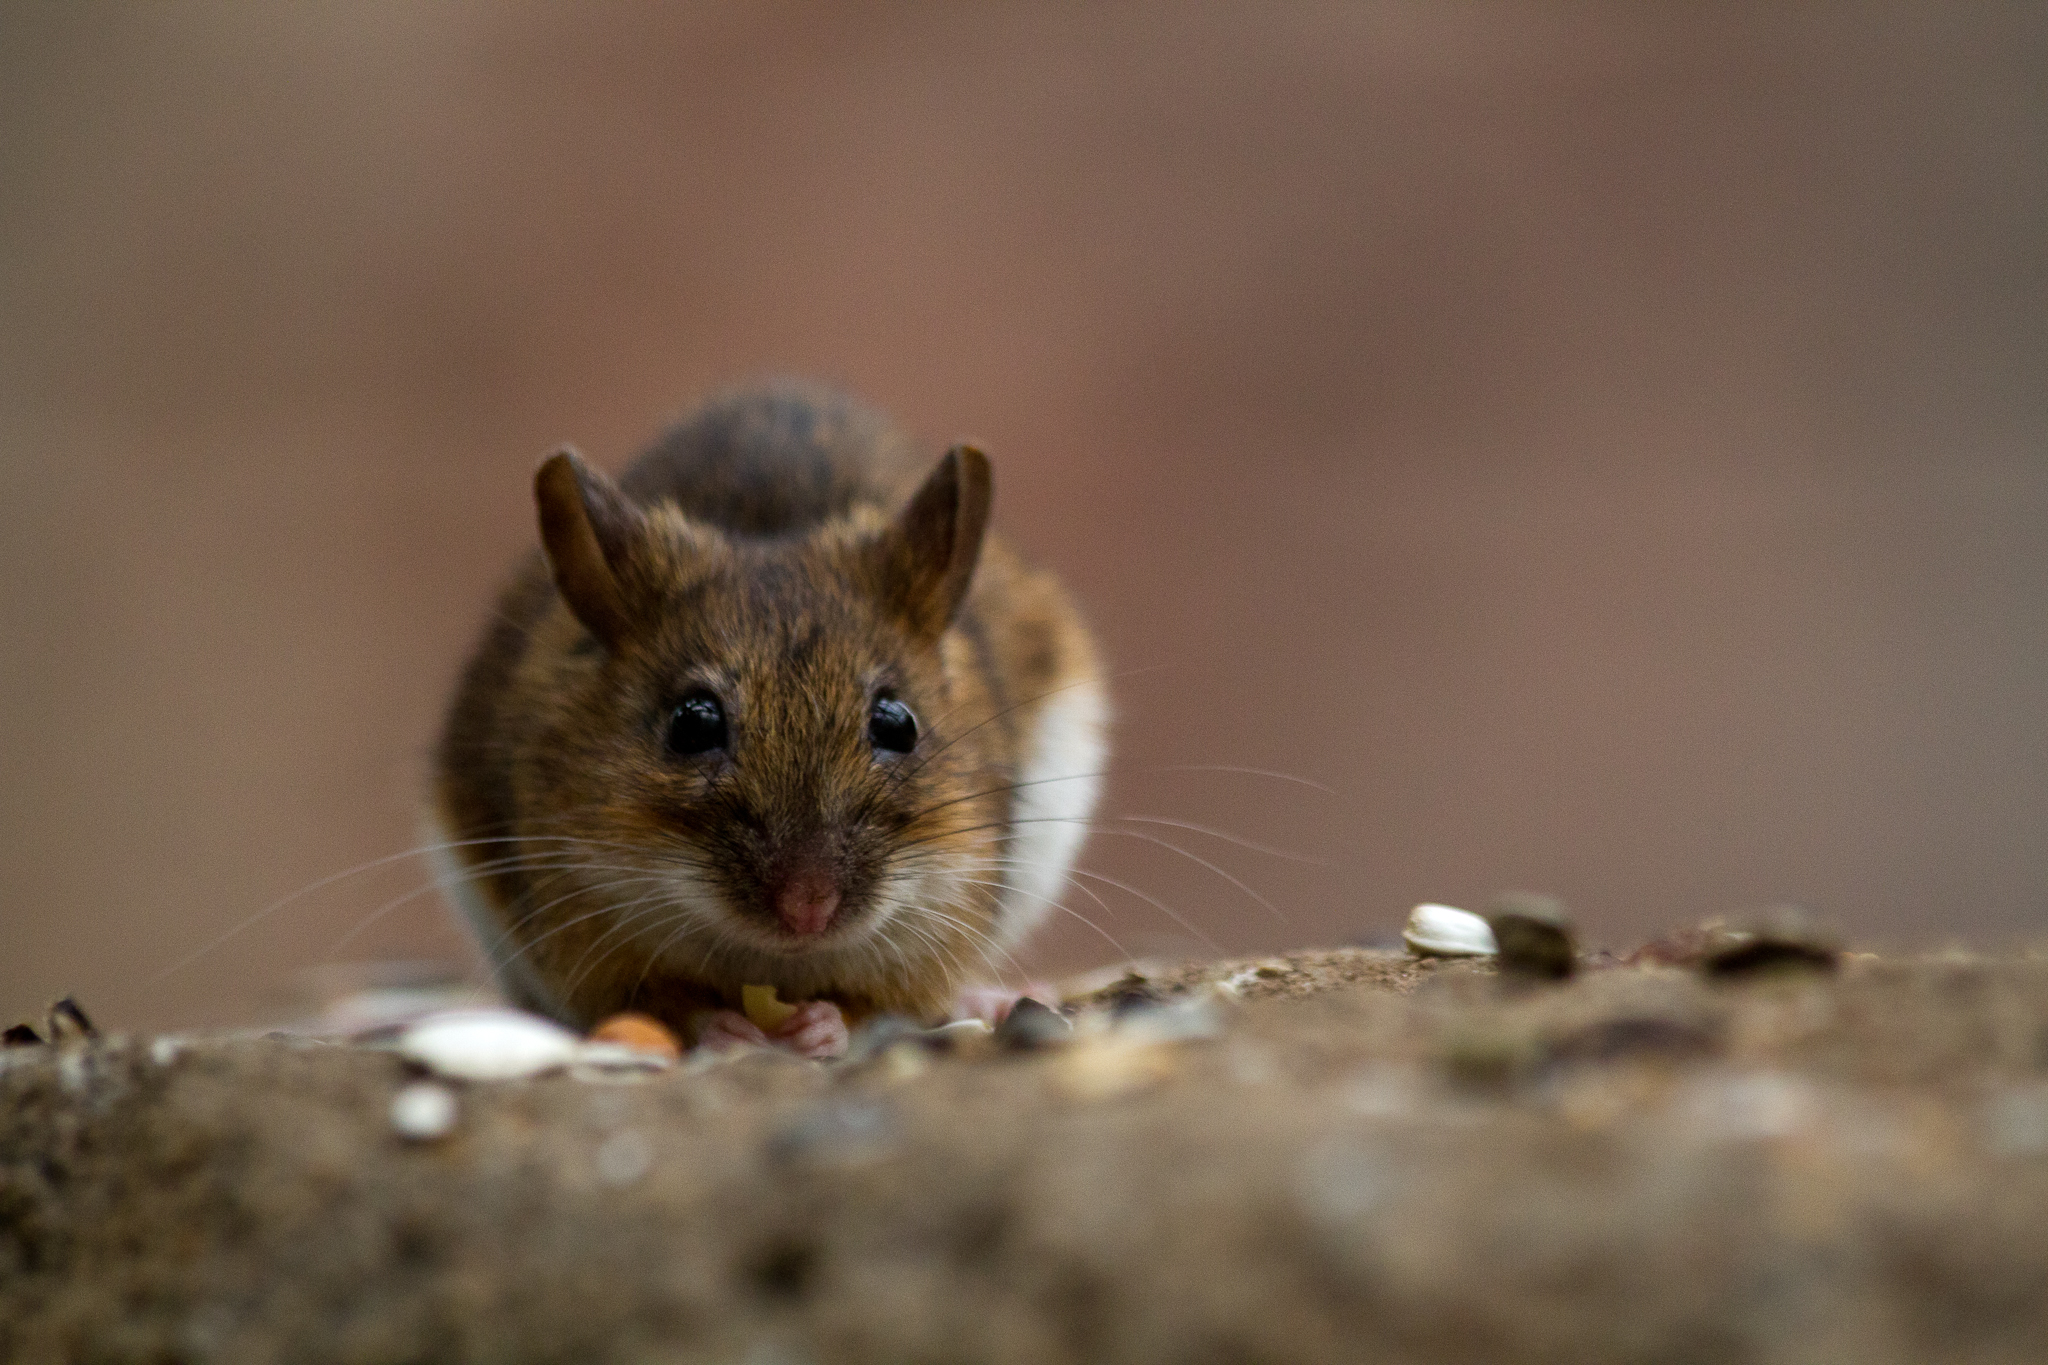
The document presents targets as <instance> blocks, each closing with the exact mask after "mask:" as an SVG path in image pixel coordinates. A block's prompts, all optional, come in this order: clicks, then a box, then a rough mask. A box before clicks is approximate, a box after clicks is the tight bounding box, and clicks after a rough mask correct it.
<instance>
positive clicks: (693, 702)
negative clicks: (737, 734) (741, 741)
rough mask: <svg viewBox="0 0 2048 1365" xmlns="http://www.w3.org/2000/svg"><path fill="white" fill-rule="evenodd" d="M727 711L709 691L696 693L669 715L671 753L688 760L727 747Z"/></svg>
mask: <svg viewBox="0 0 2048 1365" xmlns="http://www.w3.org/2000/svg"><path fill="white" fill-rule="evenodd" d="M725 740H726V734H725V708H724V707H723V706H720V705H719V704H718V698H716V697H714V696H712V695H711V694H710V693H709V692H692V693H691V694H690V695H689V696H687V697H684V698H683V699H682V700H681V701H680V702H678V703H676V709H675V710H673V711H671V712H669V717H668V734H667V735H666V737H665V739H664V742H665V743H666V744H667V745H668V751H669V752H670V753H672V754H675V755H677V756H678V757H683V758H687V757H690V756H692V755H695V754H708V753H710V752H711V751H712V750H713V749H723V748H724V747H725Z"/></svg>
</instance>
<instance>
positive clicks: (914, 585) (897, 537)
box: [876, 446, 991, 640]
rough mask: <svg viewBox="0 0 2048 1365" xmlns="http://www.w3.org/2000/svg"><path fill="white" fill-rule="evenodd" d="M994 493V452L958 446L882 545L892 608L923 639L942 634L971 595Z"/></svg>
mask: <svg viewBox="0 0 2048 1365" xmlns="http://www.w3.org/2000/svg"><path fill="white" fill-rule="evenodd" d="M990 492H991V484H990V482H989V469H988V456H986V455H984V454H982V453H981V452H980V451H978V450H976V449H975V448H974V447H973V446H954V447H953V448H952V449H951V450H949V451H947V452H946V457H945V458H944V459H943V460H940V461H939V466H938V468H936V469H934V470H933V471H932V472H931V475H930V476H929V477H928V478H926V479H925V481H924V485H923V486H922V487H921V488H919V489H918V490H917V492H916V493H915V494H913V495H912V497H911V499H910V501H909V502H908V503H907V504H905V506H904V508H903V510H902V511H901V512H899V513H897V514H896V520H895V521H894V522H893V523H892V524H891V525H890V527H889V529H888V530H887V531H886V532H884V533H883V535H882V537H881V539H880V540H879V541H878V542H877V545H876V548H877V550H878V552H879V554H880V567H881V572H882V581H883V585H884V591H885V592H886V594H887V595H888V599H889V602H890V605H892V606H893V607H894V608H895V609H896V612H897V614H898V615H899V616H901V617H902V618H903V620H904V621H905V623H906V624H908V625H909V626H910V629H911V631H912V632H913V633H914V634H916V635H918V636H919V637H921V638H923V639H927V640H936V639H937V638H938V637H939V636H940V635H942V634H944V633H945V630H946V627H947V626H948V625H950V624H952V621H953V613H954V612H956V611H958V610H959V609H960V600H961V599H962V598H964V597H965V596H967V585H968V583H969V581H970V580H972V579H973V577H974V566H975V564H976V563H977V562H978V561H979V560H980V559H981V541H982V536H983V534H984V533H985V532H986V531H987V530H988V505H989V496H990Z"/></svg>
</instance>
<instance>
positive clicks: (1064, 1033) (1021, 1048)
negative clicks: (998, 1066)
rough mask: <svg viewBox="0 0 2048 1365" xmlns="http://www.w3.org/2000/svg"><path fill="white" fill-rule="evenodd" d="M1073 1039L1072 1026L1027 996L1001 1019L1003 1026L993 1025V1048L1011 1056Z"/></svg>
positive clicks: (1054, 1011) (1056, 1012) (1057, 1014)
mask: <svg viewBox="0 0 2048 1365" xmlns="http://www.w3.org/2000/svg"><path fill="white" fill-rule="evenodd" d="M1073 1036H1074V1026H1073V1025H1072V1024H1070V1023H1068V1022H1067V1021H1066V1019H1064V1018H1063V1017H1061V1015H1060V1013H1059V1012H1058V1011H1057V1010H1054V1009H1050V1008H1048V1007H1046V1006H1045V1005H1042V1004H1040V1003H1039V1002H1038V1001H1036V1000H1033V999H1032V998H1031V997H1030V996H1028V995H1027V996H1025V997H1024V998H1023V999H1022V1000H1019V1001H1018V1002H1017V1003H1016V1004H1015V1005H1012V1006H1011V1007H1010V1012H1009V1013H1008V1014H1006V1015H1004V1016H1003V1022H1002V1023H1000V1024H997V1025H996V1034H995V1038H996V1044H997V1046H999V1047H1002V1048H1005V1049H1007V1050H1009V1051H1011V1052H1031V1051H1034V1050H1036V1049H1038V1048H1046V1047H1058V1046H1059V1045H1060V1044H1062V1043H1065V1042H1069V1041H1071V1040H1072V1039H1073Z"/></svg>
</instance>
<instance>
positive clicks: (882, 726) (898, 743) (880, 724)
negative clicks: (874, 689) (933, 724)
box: [868, 697, 917, 754]
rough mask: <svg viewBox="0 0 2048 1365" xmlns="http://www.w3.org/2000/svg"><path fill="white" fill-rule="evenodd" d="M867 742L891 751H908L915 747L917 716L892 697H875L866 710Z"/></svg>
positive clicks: (900, 752) (901, 752) (905, 752)
mask: <svg viewBox="0 0 2048 1365" xmlns="http://www.w3.org/2000/svg"><path fill="white" fill-rule="evenodd" d="M868 742H869V743H870V744H872V745H874V746H875V747H876V748H877V749H887V750H889V751H890V752H891V753H897V754H907V753H909V752H910V751H911V750H912V749H914V748H916V747H917V717H916V716H913V715H911V714H910V708H909V707H907V706H905V705H904V704H903V703H902V702H900V701H898V700H896V699H895V698H894V697H876V698H875V704H874V706H873V708H872V709H870V710H869V712H868Z"/></svg>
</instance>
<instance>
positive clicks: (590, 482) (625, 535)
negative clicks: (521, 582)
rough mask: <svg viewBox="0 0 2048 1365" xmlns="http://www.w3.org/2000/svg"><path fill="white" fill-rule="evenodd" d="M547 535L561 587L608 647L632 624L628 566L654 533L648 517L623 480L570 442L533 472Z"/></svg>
mask: <svg viewBox="0 0 2048 1365" xmlns="http://www.w3.org/2000/svg"><path fill="white" fill-rule="evenodd" d="M533 497H534V501H535V502H537V503H539V504H540V540H541V544H542V545H543V546H545V547H546V549H547V554H548V564H549V566H550V567H551V568H553V569H554V571H555V586H556V587H557V588H559V589H561V592H562V600H563V601H564V602H566V603H568V604H569V610H570V611H572V612H574V613H575V614H576V619H577V620H579V621H581V622H582V623H583V624H584V625H585V626H587V627H588V628H589V630H590V633H591V634H592V635H595V636H596V637H597V638H598V639H599V640H600V641H602V642H603V643H604V645H605V646H606V647H607V648H616V647H617V646H618V644H619V642H620V641H622V640H624V639H625V638H626V634H627V631H628V630H629V629H630V628H631V626H632V615H631V613H630V612H629V611H628V610H627V608H628V599H627V593H626V581H625V576H626V567H627V564H628V562H629V556H630V555H631V553H632V550H633V547H634V545H635V544H637V543H638V542H639V541H640V540H641V538H642V537H643V536H644V535H645V534H646V529H647V518H646V516H645V515H644V514H643V513H642V512H641V511H640V509H639V508H638V507H635V506H634V505H633V502H632V500H631V499H629V498H628V497H627V496H626V495H625V494H624V493H622V492H620V491H619V486H618V485H617V484H615V483H613V482H612V481H611V480H610V479H608V478H606V477H605V476H604V475H603V474H602V473H600V472H599V471H597V470H595V469H592V468H591V467H590V466H589V465H587V464H585V463H584V462H583V457H582V456H580V455H578V454H577V453H576V452H575V451H574V450H571V449H570V448H569V447H567V446H564V447H562V449H560V450H558V451H556V452H555V453H554V454H552V455H550V456H548V458H547V462H546V463H545V464H543V465H542V466H541V467H540V472H539V473H537V474H535V475H534V476H533Z"/></svg>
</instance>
